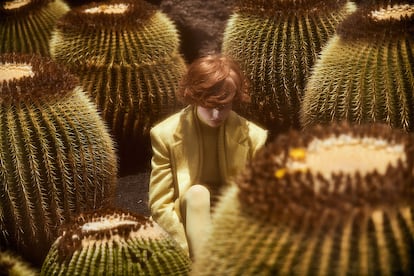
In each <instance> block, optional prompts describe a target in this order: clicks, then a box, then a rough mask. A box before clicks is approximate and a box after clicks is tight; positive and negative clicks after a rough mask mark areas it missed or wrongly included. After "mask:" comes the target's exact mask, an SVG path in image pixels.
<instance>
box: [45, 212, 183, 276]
mask: <svg viewBox="0 0 414 276" xmlns="http://www.w3.org/2000/svg"><path fill="white" fill-rule="evenodd" d="M61 230H62V234H61V235H60V236H59V238H58V239H57V240H56V241H55V243H54V244H53V245H52V247H51V249H50V252H49V254H48V256H47V257H46V260H45V262H44V264H43V266H42V270H41V275H43V276H47V275H68V276H70V275H85V276H86V275H88V276H89V275H108V276H109V275H119V276H122V275H154V276H155V275H157V276H158V275H187V274H188V272H189V268H190V259H189V257H188V256H187V254H186V252H184V250H183V249H182V248H181V247H180V246H179V245H178V244H177V243H176V242H175V241H174V240H173V239H172V238H171V237H170V236H168V234H167V233H166V232H165V231H164V230H163V229H162V228H161V227H160V226H159V225H158V224H156V223H155V222H154V221H153V220H152V219H151V218H147V217H144V216H141V215H138V214H133V213H130V212H126V211H122V210H118V209H116V210H100V211H97V212H93V213H92V212H89V213H85V214H81V215H80V216H78V217H77V218H76V219H75V220H74V221H72V222H70V223H68V224H67V225H65V226H63V227H62V229H61Z"/></svg>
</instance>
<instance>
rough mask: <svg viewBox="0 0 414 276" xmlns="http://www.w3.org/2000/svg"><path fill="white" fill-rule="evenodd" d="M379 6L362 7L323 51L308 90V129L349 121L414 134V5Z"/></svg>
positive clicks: (304, 111)
mask: <svg viewBox="0 0 414 276" xmlns="http://www.w3.org/2000/svg"><path fill="white" fill-rule="evenodd" d="M367 2H368V1H367ZM371 2H372V1H371ZM377 2H378V3H377V4H363V3H361V4H360V5H359V6H358V10H357V12H355V13H354V14H353V15H351V16H349V17H348V18H347V19H346V20H344V21H343V22H342V23H341V24H340V25H339V26H338V30H337V34H336V35H335V36H334V37H332V39H331V40H330V41H329V42H328V44H327V46H326V48H325V49H324V50H323V51H322V52H321V55H320V58H319V59H318V60H317V62H316V64H315V67H314V69H313V73H312V75H311V77H310V78H309V82H308V83H307V86H306V89H305V96H304V100H303V106H302V110H301V123H302V125H303V126H304V127H308V126H310V125H313V124H320V123H329V122H331V121H342V120H347V121H349V122H353V123H368V122H382V123H387V124H389V125H391V126H392V127H395V128H402V129H404V130H406V131H413V130H414V58H413V56H414V28H413V26H414V5H413V4H412V1H377ZM380 2H381V3H380ZM409 2H411V4H409ZM389 3H392V4H389Z"/></svg>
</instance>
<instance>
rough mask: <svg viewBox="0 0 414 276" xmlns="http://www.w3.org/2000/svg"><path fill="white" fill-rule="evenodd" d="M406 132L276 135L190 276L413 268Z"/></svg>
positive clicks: (327, 130) (413, 154)
mask: <svg viewBox="0 0 414 276" xmlns="http://www.w3.org/2000/svg"><path fill="white" fill-rule="evenodd" d="M413 142H414V136H413V135H410V134H407V133H405V132H403V131H401V130H395V129H391V128H390V127H389V126H388V125H375V124H373V125H359V126H349V125H331V126H324V127H321V126H320V127H314V128H310V129H308V130H307V131H305V132H290V133H289V134H283V135H280V136H279V137H278V138H277V139H276V140H275V141H274V142H273V143H271V144H269V145H268V146H267V147H266V148H264V149H263V150H262V151H261V152H259V153H258V155H257V156H256V157H255V159H254V160H253V162H252V164H251V165H249V166H248V167H247V169H246V171H245V172H244V174H243V175H242V176H241V177H240V178H239V179H238V180H237V183H236V184H237V185H234V186H233V187H232V188H230V189H229V190H227V191H226V192H225V193H224V195H223V197H222V198H221V200H220V202H219V203H218V206H217V209H216V210H215V213H214V214H213V219H212V229H211V231H210V234H209V236H208V239H207V241H206V242H205V243H204V245H203V247H202V250H201V252H202V253H201V254H200V256H199V257H198V259H196V261H195V263H194V266H193V268H192V275H338V274H342V273H343V274H346V275H412V274H413V273H414V261H413V260H414V255H413V252H414V251H413V249H414V234H413V233H414V206H413V201H412V199H413V196H414V186H413V183H414V182H413V181H414V174H413V172H414V171H413V169H414V148H413V146H412V145H413Z"/></svg>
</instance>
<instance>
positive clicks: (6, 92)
mask: <svg viewBox="0 0 414 276" xmlns="http://www.w3.org/2000/svg"><path fill="white" fill-rule="evenodd" d="M0 76H1V77H0V160H1V163H0V189H1V193H0V194H1V201H0V228H1V235H0V247H2V246H5V247H6V248H9V247H10V248H13V249H16V251H19V252H22V253H24V254H26V255H27V256H25V257H26V258H27V259H28V260H31V261H34V262H40V261H42V257H44V256H45V255H46V253H47V250H48V248H49V246H50V245H51V243H52V242H53V241H54V239H55V238H56V236H57V227H58V226H59V225H60V224H61V223H62V222H63V221H65V220H66V219H68V218H69V217H70V216H72V215H74V214H77V213H79V212H81V211H85V210H90V209H95V208H99V207H102V206H105V205H106V204H109V203H111V201H112V198H111V197H112V196H113V194H114V191H115V183H116V174H117V159H116V156H115V152H114V145H113V142H112V140H111V138H110V136H109V133H108V130H107V128H106V126H105V125H104V122H103V120H102V118H101V117H100V116H99V114H98V112H97V109H96V106H95V105H94V104H93V103H92V102H91V101H90V100H89V98H88V97H87V95H86V94H85V93H84V92H83V90H82V89H81V88H80V86H77V82H78V80H77V79H76V78H75V77H74V76H73V75H71V74H70V73H68V72H67V71H65V69H64V68H62V67H60V66H59V65H57V64H55V63H54V62H53V61H51V60H49V59H47V58H43V59H42V58H40V57H38V56H25V55H12V54H4V55H2V56H0ZM34 249H35V250H34Z"/></svg>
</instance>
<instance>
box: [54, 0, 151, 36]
mask: <svg viewBox="0 0 414 276" xmlns="http://www.w3.org/2000/svg"><path fill="white" fill-rule="evenodd" d="M156 11H157V10H156V7H155V6H154V5H152V4H149V3H147V2H145V1H143V0H111V1H106V2H105V3H99V2H98V3H96V2H93V3H90V4H86V5H83V6H80V7H77V8H73V9H72V10H71V11H70V12H68V13H67V14H66V15H65V16H63V17H62V18H61V20H59V22H58V26H59V27H60V28H62V29H63V30H68V29H73V28H76V29H78V28H79V26H83V27H87V28H89V29H117V30H123V29H128V30H130V29H138V28H140V27H141V26H142V25H143V24H144V22H145V21H146V20H148V19H149V18H150V17H151V16H152V15H153V14H154V13H155V12H156Z"/></svg>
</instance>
